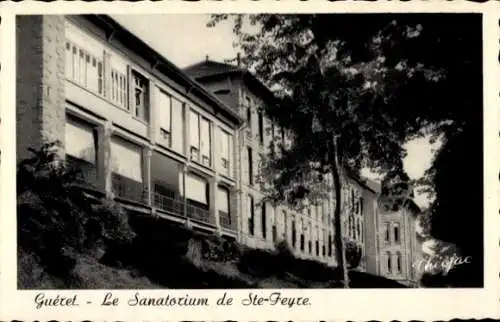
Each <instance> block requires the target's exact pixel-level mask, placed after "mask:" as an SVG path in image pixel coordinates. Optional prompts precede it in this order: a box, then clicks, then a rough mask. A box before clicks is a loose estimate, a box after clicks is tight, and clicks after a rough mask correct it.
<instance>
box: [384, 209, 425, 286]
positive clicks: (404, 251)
mask: <svg viewBox="0 0 500 322" xmlns="http://www.w3.org/2000/svg"><path fill="white" fill-rule="evenodd" d="M380 208H381V209H380V216H379V227H380V228H381V232H380V234H379V249H378V254H379V272H380V275H382V276H385V277H387V278H391V279H394V280H398V281H401V282H403V283H406V284H415V283H416V282H417V281H418V279H419V278H420V276H418V272H416V271H415V269H414V263H415V262H416V261H417V260H418V259H419V258H420V256H421V255H420V254H421V245H420V244H419V243H418V241H417V238H416V217H415V215H416V214H414V213H411V212H410V210H409V209H407V208H404V209H399V210H396V211H394V210H392V209H387V208H385V207H384V206H381V207H380ZM386 224H389V226H390V227H391V229H390V240H389V241H386V230H385V227H386ZM395 224H397V225H399V227H400V229H399V230H400V238H399V240H400V241H399V242H395V240H394V229H393V228H394V225H395ZM388 253H390V254H391V255H392V256H394V255H396V254H401V260H402V268H401V271H398V270H397V263H396V261H395V259H394V257H393V259H392V260H391V264H392V269H391V270H389V269H388V267H387V255H388Z"/></svg>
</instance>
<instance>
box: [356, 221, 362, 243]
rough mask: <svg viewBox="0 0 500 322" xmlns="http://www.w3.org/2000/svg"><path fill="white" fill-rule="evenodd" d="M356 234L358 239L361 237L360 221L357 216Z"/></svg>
mask: <svg viewBox="0 0 500 322" xmlns="http://www.w3.org/2000/svg"><path fill="white" fill-rule="evenodd" d="M356 234H357V236H358V239H361V223H360V219H359V218H356Z"/></svg>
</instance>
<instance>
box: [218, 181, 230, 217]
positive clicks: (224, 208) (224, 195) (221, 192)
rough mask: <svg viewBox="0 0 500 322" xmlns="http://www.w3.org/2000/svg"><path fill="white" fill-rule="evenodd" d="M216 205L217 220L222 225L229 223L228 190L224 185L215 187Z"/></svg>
mask: <svg viewBox="0 0 500 322" xmlns="http://www.w3.org/2000/svg"><path fill="white" fill-rule="evenodd" d="M215 201H216V206H217V209H218V210H219V221H220V224H221V226H222V227H229V226H230V225H231V214H230V209H231V208H230V202H229V190H228V189H227V188H225V187H222V186H219V187H217V195H216V199H215Z"/></svg>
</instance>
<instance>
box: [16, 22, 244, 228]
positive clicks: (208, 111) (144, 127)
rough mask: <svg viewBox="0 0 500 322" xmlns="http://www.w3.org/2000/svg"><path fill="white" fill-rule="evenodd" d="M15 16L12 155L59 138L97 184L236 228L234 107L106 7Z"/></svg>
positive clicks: (176, 213)
mask: <svg viewBox="0 0 500 322" xmlns="http://www.w3.org/2000/svg"><path fill="white" fill-rule="evenodd" d="M16 23H17V44H18V62H17V64H18V65H17V71H18V72H17V131H18V135H17V137H18V140H17V158H18V160H22V159H23V158H25V157H26V156H27V150H28V148H37V147H40V146H41V144H43V143H46V142H47V143H48V142H54V141H59V142H61V143H62V145H63V146H64V149H61V150H60V151H61V158H64V159H66V161H67V163H69V164H72V165H77V166H78V167H79V168H80V169H82V170H83V171H82V173H83V177H84V178H83V179H84V180H85V182H86V183H87V186H88V187H89V189H90V190H92V191H93V192H95V193H96V194H101V195H102V196H105V197H108V198H114V199H116V200H118V201H120V202H121V203H122V204H123V205H124V207H125V208H127V209H128V210H130V211H134V212H139V213H147V214H156V215H158V216H161V217H165V218H167V219H169V220H172V221H177V222H180V223H185V224H188V225H191V226H193V227H194V228H196V229H202V230H206V231H218V232H221V233H222V234H223V235H227V236H231V237H233V238H237V235H238V225H239V223H238V217H237V216H236V212H237V207H236V197H235V196H236V188H237V187H236V183H237V182H238V181H239V180H238V178H237V174H238V172H237V171H236V169H237V166H236V158H235V154H234V151H235V143H236V142H237V141H238V133H239V132H238V128H239V126H240V125H241V119H240V118H239V117H238V115H236V114H235V113H234V112H233V111H232V110H231V109H229V108H228V107H227V106H225V105H224V103H222V102H221V101H219V100H218V99H217V98H215V97H214V96H213V95H211V94H209V93H208V92H206V91H205V89H204V88H203V87H201V86H200V85H199V84H197V83H195V82H194V81H192V80H191V79H190V78H189V77H187V76H185V75H184V74H183V73H182V72H181V71H180V70H179V69H178V68H177V67H175V66H174V65H173V64H171V63H170V62H169V61H168V60H166V59H165V58H164V57H162V56H161V55H160V54H158V53H157V52H155V51H154V50H153V49H151V48H150V47H148V46H147V45H146V44H145V43H144V42H142V41H141V40H140V39H138V38H136V37H135V36H134V35H132V34H131V33H129V32H128V31H127V30H126V29H124V28H123V27H121V26H120V25H119V24H118V23H116V22H115V21H114V20H113V19H111V18H109V17H107V16H101V15H90V16H18V17H17V22H16Z"/></svg>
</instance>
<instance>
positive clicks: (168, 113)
mask: <svg viewBox="0 0 500 322" xmlns="http://www.w3.org/2000/svg"><path fill="white" fill-rule="evenodd" d="M158 93H159V94H158V101H157V106H158V122H159V123H160V137H159V141H160V143H163V144H164V145H166V146H167V147H171V145H172V98H171V97H170V96H169V95H167V94H166V93H164V92H163V91H158Z"/></svg>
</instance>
